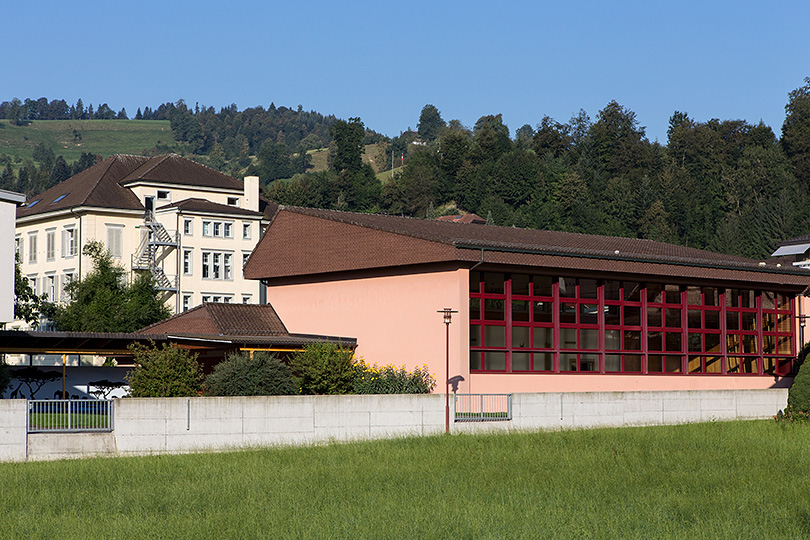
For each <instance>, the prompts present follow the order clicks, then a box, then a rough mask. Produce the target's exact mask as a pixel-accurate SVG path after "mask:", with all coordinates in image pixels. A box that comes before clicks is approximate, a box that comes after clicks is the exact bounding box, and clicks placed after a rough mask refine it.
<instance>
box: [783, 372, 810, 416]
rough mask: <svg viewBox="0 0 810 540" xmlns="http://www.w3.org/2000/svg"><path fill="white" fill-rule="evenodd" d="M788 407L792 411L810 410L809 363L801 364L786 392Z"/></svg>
mask: <svg viewBox="0 0 810 540" xmlns="http://www.w3.org/2000/svg"><path fill="white" fill-rule="evenodd" d="M788 407H789V408H791V409H792V410H793V411H796V412H799V411H808V410H810V362H803V363H802V367H800V368H799V373H797V374H796V377H795V378H794V379H793V386H791V387H790V390H789V391H788Z"/></svg>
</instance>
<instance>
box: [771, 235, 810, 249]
mask: <svg viewBox="0 0 810 540" xmlns="http://www.w3.org/2000/svg"><path fill="white" fill-rule="evenodd" d="M799 244H810V234H804V235H802V236H797V237H796V238H788V239H787V240H783V241H781V242H779V243H778V244H777V245H776V247H782V246H795V245H799Z"/></svg>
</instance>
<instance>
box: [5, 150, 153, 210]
mask: <svg viewBox="0 0 810 540" xmlns="http://www.w3.org/2000/svg"><path fill="white" fill-rule="evenodd" d="M148 160H149V158H146V157H143V156H127V155H121V154H116V155H114V156H112V157H109V158H107V159H105V160H104V161H102V162H101V163H97V164H95V165H93V166H92V167H90V168H89V169H86V170H84V171H82V172H80V173H79V174H76V175H74V176H71V177H70V178H68V179H67V180H65V181H64V182H60V183H59V184H57V185H55V186H54V187H52V188H51V189H48V190H46V191H44V192H42V193H40V194H39V195H36V196H34V197H31V199H29V201H28V204H27V205H26V206H24V207H21V208H18V209H17V218H18V219H19V218H22V217H27V216H32V215H36V214H45V213H48V212H53V211H56V210H63V209H65V208H75V207H77V206H96V207H101V208H123V209H132V210H143V205H142V204H141V203H140V201H139V200H138V197H136V196H135V194H134V193H132V191H130V190H129V189H127V188H124V187H121V186H120V185H119V184H118V181H119V180H120V179H121V178H124V177H125V176H126V175H127V174H129V173H130V172H132V171H134V170H136V169H137V168H138V167H139V166H141V165H142V164H144V163H145V162H147V161H148ZM60 197H61V198H60ZM34 201H38V202H36V204H34V205H33V206H31V205H32V203H34Z"/></svg>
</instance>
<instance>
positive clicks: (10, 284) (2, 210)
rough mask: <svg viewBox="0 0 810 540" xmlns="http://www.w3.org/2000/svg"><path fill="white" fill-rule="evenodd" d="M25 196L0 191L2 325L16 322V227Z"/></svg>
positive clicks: (0, 306) (0, 317)
mask: <svg viewBox="0 0 810 540" xmlns="http://www.w3.org/2000/svg"><path fill="white" fill-rule="evenodd" d="M23 201H25V196H24V195H23V194H21V193H14V192H13V191H6V190H0V253H2V254H3V255H4V256H3V262H2V264H0V323H7V322H10V321H13V320H14V256H13V254H14V227H15V223H16V219H17V204H18V203H21V202H23Z"/></svg>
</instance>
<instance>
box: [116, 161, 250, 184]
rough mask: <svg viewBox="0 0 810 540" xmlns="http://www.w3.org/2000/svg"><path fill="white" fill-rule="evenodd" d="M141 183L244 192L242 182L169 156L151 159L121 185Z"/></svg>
mask: <svg viewBox="0 0 810 540" xmlns="http://www.w3.org/2000/svg"><path fill="white" fill-rule="evenodd" d="M139 181H145V182H150V181H151V182H161V183H166V184H177V185H181V186H200V187H213V188H222V189H234V190H237V191H242V189H243V185H242V182H241V181H239V180H237V179H236V178H232V177H230V176H228V175H227V174H223V173H221V172H219V171H215V170H214V169H211V168H210V167H206V166H205V165H200V164H199V163H196V162H194V161H191V160H189V159H186V158H183V157H180V156H178V155H177V154H167V155H164V156H156V157H153V158H149V159H148V161H146V162H145V163H143V164H141V166H140V167H138V168H137V169H135V170H134V171H132V172H130V173H129V174H127V175H126V176H125V177H124V178H122V179H121V180H120V184H121V185H124V186H125V185H127V184H131V183H135V182H139Z"/></svg>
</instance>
